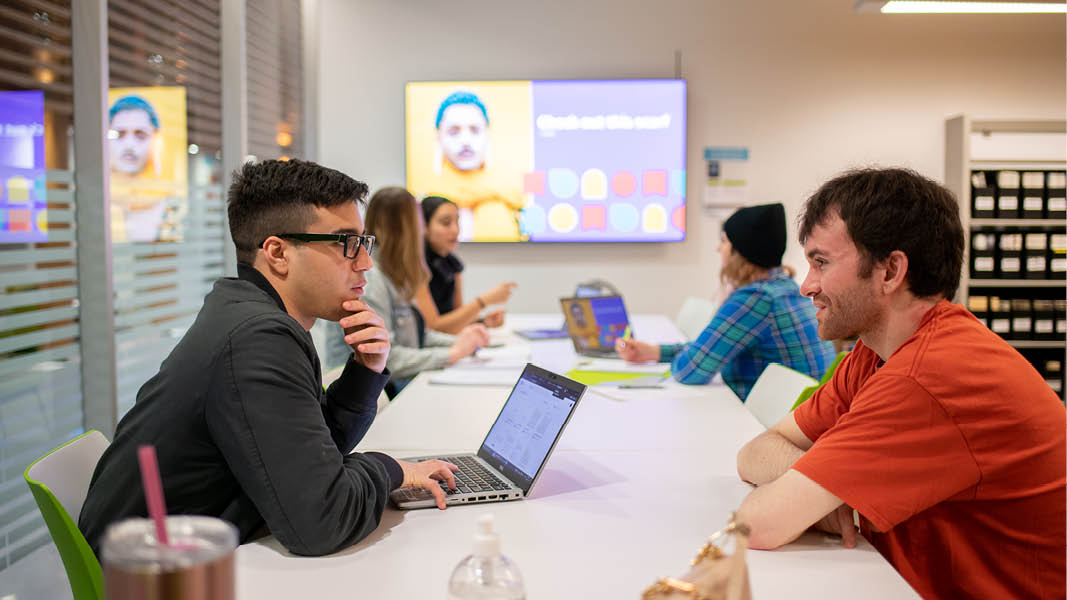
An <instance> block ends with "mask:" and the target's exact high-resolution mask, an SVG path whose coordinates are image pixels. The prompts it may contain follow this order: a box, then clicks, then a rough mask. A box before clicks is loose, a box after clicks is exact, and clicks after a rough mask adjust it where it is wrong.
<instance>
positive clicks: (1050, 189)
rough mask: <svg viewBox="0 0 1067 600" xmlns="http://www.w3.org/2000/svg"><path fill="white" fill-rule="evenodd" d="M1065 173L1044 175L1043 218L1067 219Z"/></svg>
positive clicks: (1066, 179) (1058, 172) (1066, 176)
mask: <svg viewBox="0 0 1067 600" xmlns="http://www.w3.org/2000/svg"><path fill="white" fill-rule="evenodd" d="M1065 184H1067V172H1065V171H1049V172H1047V173H1045V218H1046V219H1067V189H1065Z"/></svg>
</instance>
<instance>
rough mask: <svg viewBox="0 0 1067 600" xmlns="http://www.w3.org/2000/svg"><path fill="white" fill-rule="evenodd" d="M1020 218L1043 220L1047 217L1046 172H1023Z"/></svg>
mask: <svg viewBox="0 0 1067 600" xmlns="http://www.w3.org/2000/svg"><path fill="white" fill-rule="evenodd" d="M1019 216H1020V217H1022V218H1023V219H1041V218H1043V217H1044V216H1045V172H1044V171H1023V172H1022V201H1021V202H1020V205H1019Z"/></svg>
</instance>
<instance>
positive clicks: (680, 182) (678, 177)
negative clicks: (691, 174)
mask: <svg viewBox="0 0 1067 600" xmlns="http://www.w3.org/2000/svg"><path fill="white" fill-rule="evenodd" d="M671 193H672V194H674V195H675V196H682V197H683V198H684V197H685V169H672V170H671Z"/></svg>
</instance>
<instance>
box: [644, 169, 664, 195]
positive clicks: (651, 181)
mask: <svg viewBox="0 0 1067 600" xmlns="http://www.w3.org/2000/svg"><path fill="white" fill-rule="evenodd" d="M641 175H642V179H643V180H644V181H643V182H642V185H641V191H642V192H643V193H644V194H645V195H646V196H666V195H667V172H666V171H661V170H654V171H645V172H644V173H642V174H641Z"/></svg>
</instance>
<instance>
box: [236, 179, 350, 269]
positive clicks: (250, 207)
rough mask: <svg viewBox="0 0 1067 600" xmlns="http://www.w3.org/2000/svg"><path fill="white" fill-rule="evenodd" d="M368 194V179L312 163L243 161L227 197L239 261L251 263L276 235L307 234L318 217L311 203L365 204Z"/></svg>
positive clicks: (325, 205) (327, 205)
mask: <svg viewBox="0 0 1067 600" xmlns="http://www.w3.org/2000/svg"><path fill="white" fill-rule="evenodd" d="M366 196H367V184H365V183H363V182H362V181H356V180H355V179H352V178H351V177H349V176H348V175H345V174H344V173H342V172H340V171H335V170H333V169H328V168H326V167H323V166H321V165H318V164H315V163H313V162H308V161H304V160H289V161H281V160H264V161H261V162H257V163H251V162H250V163H245V164H244V166H242V167H241V168H240V169H238V170H236V171H234V173H233V183H231V184H230V192H229V196H228V198H227V214H228V215H229V217H230V236H232V237H233V244H234V245H235V246H237V260H238V261H240V262H244V263H251V262H252V261H253V260H255V257H256V250H258V249H259V247H260V245H262V244H263V241H264V240H266V239H267V238H268V237H270V236H272V235H277V234H279V233H303V232H304V230H305V229H307V227H308V226H309V225H311V223H312V222H313V221H314V212H313V211H312V207H313V206H319V207H329V206H338V205H341V204H344V203H345V202H358V203H359V204H364V200H365V198H366ZM320 233H328V232H320Z"/></svg>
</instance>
